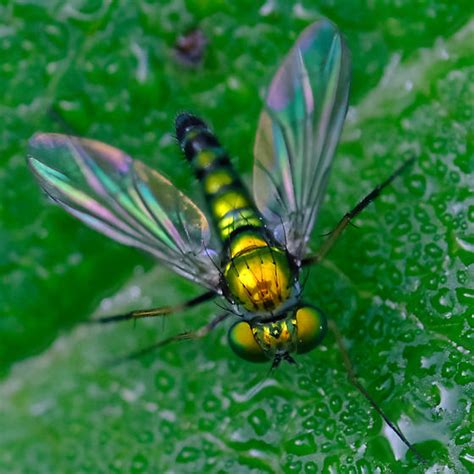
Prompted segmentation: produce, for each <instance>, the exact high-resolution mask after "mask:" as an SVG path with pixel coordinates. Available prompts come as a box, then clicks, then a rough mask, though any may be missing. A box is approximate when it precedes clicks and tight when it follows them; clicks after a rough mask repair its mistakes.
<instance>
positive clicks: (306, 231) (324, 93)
mask: <svg viewBox="0 0 474 474" xmlns="http://www.w3.org/2000/svg"><path fill="white" fill-rule="evenodd" d="M349 84H350V56H349V52H348V50H347V48H346V46H345V44H344V41H343V39H342V37H341V35H340V33H339V31H338V30H337V28H336V27H335V26H334V25H333V24H332V23H331V22H329V21H328V20H321V21H318V22H316V23H314V24H312V25H310V26H309V27H308V28H306V29H305V30H304V31H303V32H302V33H301V35H300V36H299V38H298V40H297V42H296V44H295V45H294V47H293V48H292V50H291V51H290V52H289V54H288V56H287V57H286V58H285V60H284V62H283V64H282V65H281V66H280V68H279V70H278V71H277V73H276V74H275V77H274V78H273V81H272V83H271V86H270V89H269V92H268V95H267V97H266V100H265V106H264V109H263V111H262V114H261V116H260V122H259V127H258V131H257V137H256V142H255V148H254V154H255V164H254V197H255V201H256V204H257V206H258V208H259V209H260V211H261V212H262V214H263V216H264V217H265V219H266V220H267V222H268V225H269V227H270V228H271V229H272V230H273V232H274V234H275V236H276V238H277V239H278V240H280V241H281V242H282V243H284V244H285V245H286V246H287V247H288V250H289V251H290V253H292V254H293V255H294V256H295V257H297V258H302V257H303V256H304V255H305V253H306V251H307V243H308V240H309V237H310V234H311V231H312V228H313V226H314V222H315V219H316V217H317V214H318V210H319V207H320V205H321V202H322V199H323V197H324V193H325V189H326V184H327V180H328V178H329V171H330V168H331V162H332V158H333V156H334V152H335V148H336V145H337V143H338V141H339V137H340V135H341V131H342V126H343V122H344V118H345V115H346V111H347V104H348V96H349Z"/></svg>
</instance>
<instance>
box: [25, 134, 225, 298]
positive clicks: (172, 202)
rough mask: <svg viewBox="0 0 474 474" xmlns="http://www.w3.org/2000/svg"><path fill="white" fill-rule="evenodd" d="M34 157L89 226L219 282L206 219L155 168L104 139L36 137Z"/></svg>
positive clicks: (203, 280) (52, 192)
mask: <svg viewBox="0 0 474 474" xmlns="http://www.w3.org/2000/svg"><path fill="white" fill-rule="evenodd" d="M28 162H29V165H30V167H31V169H32V171H33V173H34V174H35V176H36V178H37V179H38V181H39V184H40V185H41V187H42V188H43V190H44V191H45V192H46V193H47V194H48V195H49V196H50V197H51V198H52V199H53V200H54V201H55V202H57V203H58V204H59V205H60V206H62V207H63V208H64V209H66V211H68V212H69V213H71V214H72V215H74V216H75V217H77V218H78V219H80V220H81V221H83V222H85V223H86V224H87V225H89V226H90V227H92V228H94V229H95V230H97V231H99V232H101V233H103V234H105V235H107V236H108V237H111V238H112V239H114V240H117V241H118V242H121V243H123V244H126V245H131V246H134V247H138V248H141V249H143V250H145V251H147V252H149V253H150V254H152V255H154V256H155V257H156V258H158V259H159V260H160V261H162V262H163V263H165V264H166V265H167V266H169V267H170V268H171V269H172V270H174V271H175V272H177V273H179V274H180V275H183V276H185V277H187V278H189V279H191V280H193V281H196V282H198V283H200V284H202V285H203V286H206V287H208V288H211V289H213V290H215V289H216V288H217V287H218V283H219V271H218V270H217V267H216V266H215V265H214V263H213V260H214V259H215V256H216V253H215V252H214V251H212V250H210V249H209V248H208V244H209V240H210V231H209V225H208V222H207V219H206V217H205V216H204V215H203V213H202V212H201V211H200V210H199V208H198V207H197V206H196V205H195V204H194V203H193V202H192V201H191V200H190V199H189V198H188V197H186V196H185V195H184V194H183V193H181V192H180V191H179V190H178V189H176V188H175V187H174V186H173V185H172V184H171V183H170V182H169V181H168V180H167V179H166V178H164V177H163V176H161V175H160V174H159V173H157V172H156V171H154V170H152V169H151V168H148V167H147V166H146V165H145V164H143V163H141V162H140V161H136V160H132V159H131V158H130V157H129V156H128V155H126V154H125V153H123V152H122V151H120V150H118V149H116V148H113V147H111V146H109V145H105V144H104V143H101V142H98V141H93V140H87V139H83V138H76V137H70V136H66V135H59V134H37V135H35V136H34V137H33V138H32V139H31V140H30V143H29V153H28Z"/></svg>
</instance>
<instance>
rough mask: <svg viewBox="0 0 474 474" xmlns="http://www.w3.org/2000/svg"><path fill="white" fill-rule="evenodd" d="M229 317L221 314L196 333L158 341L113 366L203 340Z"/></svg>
mask: <svg viewBox="0 0 474 474" xmlns="http://www.w3.org/2000/svg"><path fill="white" fill-rule="evenodd" d="M228 316H229V313H223V314H220V315H219V316H216V317H215V318H214V319H213V320H212V321H210V322H209V323H207V324H205V325H204V326H202V327H200V328H199V329H196V330H194V331H186V332H182V333H180V334H176V335H174V336H170V337H167V338H165V339H162V340H161V341H158V342H156V343H155V344H152V345H151V346H148V347H145V348H143V349H140V350H138V351H136V352H132V353H131V354H128V355H127V356H125V357H122V358H120V359H117V360H115V361H114V362H113V363H112V365H116V364H119V363H121V362H125V361H128V360H130V359H137V358H139V357H143V356H145V355H147V354H150V353H151V352H154V351H155V350H157V349H159V348H160V347H163V346H166V345H168V344H171V343H172V342H177V341H186V340H189V339H201V338H203V337H205V336H207V335H208V334H209V333H210V332H211V331H212V330H213V329H214V328H215V327H216V326H217V325H218V324H220V323H221V322H222V321H224V320H225V319H226V318H227V317H228Z"/></svg>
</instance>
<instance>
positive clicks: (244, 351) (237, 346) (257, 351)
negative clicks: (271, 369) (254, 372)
mask: <svg viewBox="0 0 474 474" xmlns="http://www.w3.org/2000/svg"><path fill="white" fill-rule="evenodd" d="M228 338H229V344H230V347H231V348H232V350H233V351H234V352H235V353H236V354H237V355H238V356H239V357H242V359H245V360H248V361H250V362H265V361H268V358H267V357H266V356H265V353H264V351H263V349H262V348H261V347H260V345H259V344H258V343H257V341H256V340H255V337H254V335H253V332H252V328H251V327H250V324H249V323H247V322H246V321H238V322H237V323H235V324H234V325H233V326H232V327H231V328H230V329H229V333H228Z"/></svg>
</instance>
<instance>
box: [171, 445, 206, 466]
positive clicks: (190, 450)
mask: <svg viewBox="0 0 474 474" xmlns="http://www.w3.org/2000/svg"><path fill="white" fill-rule="evenodd" d="M199 455H200V450H199V449H197V448H194V447H192V446H185V447H184V448H183V449H182V450H181V451H180V452H179V454H178V456H177V457H176V462H179V463H188V462H194V461H197V460H198V459H199Z"/></svg>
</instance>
